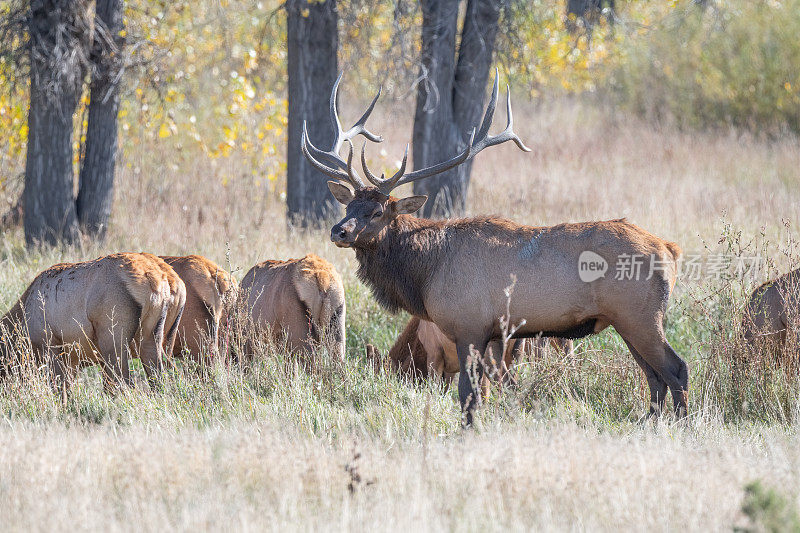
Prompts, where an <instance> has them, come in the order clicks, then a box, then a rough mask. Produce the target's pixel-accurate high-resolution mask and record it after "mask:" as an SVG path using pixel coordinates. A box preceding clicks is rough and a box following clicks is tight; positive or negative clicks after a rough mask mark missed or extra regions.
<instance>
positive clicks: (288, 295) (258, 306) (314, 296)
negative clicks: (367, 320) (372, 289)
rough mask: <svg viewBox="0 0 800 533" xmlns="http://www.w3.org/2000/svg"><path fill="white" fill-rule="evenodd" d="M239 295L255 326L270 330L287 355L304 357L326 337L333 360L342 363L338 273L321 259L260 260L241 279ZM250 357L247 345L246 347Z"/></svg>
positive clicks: (342, 312)
mask: <svg viewBox="0 0 800 533" xmlns="http://www.w3.org/2000/svg"><path fill="white" fill-rule="evenodd" d="M240 290H241V293H242V294H243V295H244V298H245V301H246V303H245V305H246V309H247V311H248V312H249V314H250V317H251V319H252V321H253V324H254V325H255V326H260V327H265V328H269V329H270V330H271V331H272V333H273V334H274V338H275V340H285V341H286V343H287V347H288V348H289V350H290V351H291V352H296V353H299V354H301V355H302V356H303V357H304V358H309V357H310V356H311V354H312V353H313V350H314V345H315V344H318V343H320V342H322V341H323V340H324V337H325V335H326V334H327V335H329V336H330V337H329V339H330V340H331V341H332V343H331V344H332V347H333V352H334V355H335V356H336V357H337V358H338V359H344V350H345V330H344V320H345V312H346V309H345V301H344V286H343V285H342V278H341V276H339V273H338V272H337V271H336V269H335V268H333V265H331V264H330V263H328V262H327V261H325V260H324V259H322V258H320V257H318V256H316V255H314V254H308V255H306V256H305V257H303V258H301V259H289V260H287V261H264V262H262V263H259V264H257V265H256V266H254V267H253V268H251V269H250V270H249V271H248V272H247V274H245V275H244V278H242V283H241V286H240ZM245 349H246V351H247V353H248V354H252V353H253V350H252V345H251V343H250V342H248V346H247V347H246V348H245Z"/></svg>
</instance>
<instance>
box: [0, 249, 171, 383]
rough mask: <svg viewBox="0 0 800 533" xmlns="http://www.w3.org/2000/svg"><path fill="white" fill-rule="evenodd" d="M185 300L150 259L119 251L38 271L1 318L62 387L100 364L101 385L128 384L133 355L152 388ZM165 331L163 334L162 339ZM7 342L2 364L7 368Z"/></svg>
mask: <svg viewBox="0 0 800 533" xmlns="http://www.w3.org/2000/svg"><path fill="white" fill-rule="evenodd" d="M185 300H186V289H185V286H184V284H183V281H181V279H180V278H179V277H178V275H177V274H176V273H175V271H174V270H173V269H172V268H171V267H170V266H169V265H167V264H166V263H165V262H164V261H162V260H161V259H159V258H158V257H156V256H154V255H151V254H139V253H118V254H113V255H108V256H105V257H100V258H98V259H95V260H93V261H86V262H82V263H61V264H57V265H54V266H52V267H50V268H48V269H47V270H44V271H43V272H41V273H40V274H39V275H37V276H36V278H35V279H34V280H33V282H32V283H31V284H30V285H29V286H28V288H27V289H26V290H25V292H24V293H23V295H22V296H21V297H20V299H19V301H17V303H16V304H15V305H14V306H13V307H12V308H11V310H9V312H8V313H6V315H5V316H4V317H3V318H2V319H1V320H0V324H2V326H3V327H4V329H5V330H6V331H7V332H10V333H12V334H13V333H16V334H18V335H25V336H27V337H28V338H29V339H30V343H31V346H32V348H33V354H34V357H35V358H36V360H37V361H38V362H46V363H48V364H49V365H50V368H51V370H52V372H53V374H54V378H55V380H56V382H58V383H60V385H61V386H62V387H64V388H66V386H67V385H68V384H69V382H70V381H71V379H72V377H73V376H74V373H75V370H76V369H77V368H79V367H80V366H84V365H87V364H100V365H101V366H102V369H103V378H104V384H105V387H106V389H107V390H111V389H112V388H113V386H114V384H115V382H116V381H118V380H122V381H123V382H124V383H126V384H130V382H131V381H130V371H129V358H130V357H135V356H136V355H138V356H139V357H140V358H141V360H142V365H143V366H144V368H145V371H146V372H147V376H148V379H149V380H150V382H151V384H154V381H155V379H156V378H157V376H158V374H159V372H160V370H161V364H162V356H163V355H164V350H166V351H167V352H171V350H172V347H173V344H174V342H175V336H176V333H177V325H178V322H179V321H180V316H181V313H182V311H183V306H184V303H185ZM165 332H166V333H165ZM9 340H10V339H6V345H5V346H4V349H3V352H4V353H3V354H2V355H3V361H2V362H3V363H4V366H5V367H6V368H8V367H9V366H11V365H13V361H11V360H10V358H11V357H12V354H11V352H12V349H11V348H9V346H8V343H9Z"/></svg>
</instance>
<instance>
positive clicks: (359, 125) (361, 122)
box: [329, 71, 383, 154]
mask: <svg viewBox="0 0 800 533" xmlns="http://www.w3.org/2000/svg"><path fill="white" fill-rule="evenodd" d="M343 75H344V71H342V72H340V73H339V77H338V78H336V82H335V83H334V84H333V89H332V90H331V101H330V112H331V122H332V123H333V127H334V128H335V130H336V134H335V135H334V137H333V146H332V147H331V149H330V150H329V153H334V154H338V153H339V150H340V149H341V148H342V144H343V143H344V142H345V141H348V140H351V139H353V138H354V137H356V136H358V135H363V136H364V137H366V138H367V139H369V140H370V141H372V142H375V143H379V142H383V138H382V137H381V136H380V135H375V134H374V133H372V132H371V131H369V130H368V129H367V128H366V123H367V119H368V118H369V116H370V115H371V114H372V110H373V109H375V104H376V103H377V101H378V98H380V96H381V88H378V93H377V94H376V95H375V97H374V98H373V99H372V102H370V104H369V107H367V110H366V111H364V114H363V115H361V118H359V119H358V121H356V123H355V124H353V126H352V127H351V128H350V129H349V130H347V131H344V129H343V128H342V122H341V120H339V111H338V109H337V108H336V97H337V96H338V94H339V82H341V81H342V76H343Z"/></svg>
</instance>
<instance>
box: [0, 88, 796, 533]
mask: <svg viewBox="0 0 800 533" xmlns="http://www.w3.org/2000/svg"><path fill="white" fill-rule="evenodd" d="M518 100H519V99H518ZM356 107H357V106H353V109H355V108H356ZM404 108H405V109H404ZM407 109H408V102H405V103H404V106H402V107H401V106H398V107H397V108H392V107H388V106H384V107H383V108H380V109H379V110H378V111H376V116H375V118H374V119H372V121H371V126H372V128H373V129H374V130H376V131H379V132H381V133H382V134H383V135H384V137H385V138H387V141H386V142H385V143H384V144H385V146H384V148H385V150H386V152H387V155H386V156H381V155H380V153H379V151H378V148H373V152H372V155H373V157H374V163H375V164H374V165H373V166H375V167H378V166H380V165H381V164H382V165H383V166H385V167H391V166H393V165H394V161H395V158H399V157H400V155H401V153H402V147H403V145H404V144H405V142H406V141H407V140H408V138H409V137H410V131H411V130H410V118H411V117H410V116H408V112H407ZM515 110H516V112H515V129H516V131H517V132H518V133H519V134H520V136H521V137H522V138H523V139H524V140H525V141H526V143H527V144H528V145H529V146H531V147H532V148H533V152H532V153H531V154H522V153H520V152H518V151H516V150H515V149H514V148H513V147H506V146H503V147H499V148H497V149H493V150H488V151H487V152H486V153H484V154H481V155H480V156H479V157H478V158H477V160H476V163H475V165H474V170H473V180H472V187H471V192H470V199H469V206H470V207H469V209H470V213H472V214H477V213H497V214H502V215H505V216H507V217H509V218H512V219H514V220H516V221H518V222H523V223H528V224H535V225H544V224H555V223H559V222H564V221H581V220H593V219H608V218H618V217H627V218H628V219H629V220H631V221H632V222H634V223H636V224H638V225H640V226H642V227H644V228H646V229H648V230H650V231H652V232H653V233H655V234H656V235H659V236H661V237H664V238H666V239H669V240H673V241H676V242H678V243H679V244H680V245H681V246H682V247H683V249H684V250H685V251H686V252H687V253H695V252H697V253H701V252H705V253H707V254H719V253H725V254H735V255H737V254H738V255H751V254H755V253H756V252H759V253H763V254H765V255H766V256H769V257H770V258H771V265H772V268H774V270H773V271H772V273H773V274H774V273H775V271H781V272H782V271H786V270H787V269H789V268H790V267H794V268H796V267H797V266H798V259H800V254H799V253H798V249H797V247H796V242H797V241H798V239H799V238H800V229H799V228H798V223H800V217H798V215H800V145H799V144H798V142H797V139H796V138H794V137H786V138H780V139H773V140H769V141H767V140H760V139H757V138H752V137H749V136H744V135H742V134H738V133H736V132H730V133H725V132H714V133H697V132H693V133H687V132H681V131H678V130H675V129H672V128H669V127H662V128H658V127H655V126H653V125H650V124H647V123H643V122H640V121H638V120H636V119H632V118H630V117H628V116H625V115H621V114H619V113H618V112H615V111H614V110H611V109H607V108H605V107H602V106H596V105H589V104H586V103H580V102H575V101H571V100H555V101H545V102H542V103H539V104H538V105H535V106H534V105H533V104H532V103H526V102H523V101H517V102H515ZM350 111H351V112H348V110H347V109H345V112H344V115H345V116H352V114H353V113H352V111H353V110H350ZM373 121H374V122H373ZM496 123H497V124H501V123H503V117H498V118H497V120H496ZM250 172H251V169H250V168H247V166H246V164H244V163H242V162H239V161H236V160H233V159H227V160H226V159H217V160H207V159H205V158H204V157H203V156H202V155H201V154H197V153H188V152H183V151H176V150H172V149H167V148H165V147H163V146H159V145H153V144H140V145H138V147H137V148H131V149H128V150H126V151H125V153H124V155H123V157H122V161H121V165H120V170H119V172H118V185H117V200H116V204H115V208H114V214H113V220H112V226H111V228H110V230H109V237H108V240H107V242H106V243H105V244H104V245H102V247H101V248H96V247H92V246H87V247H86V248H85V249H78V248H76V249H68V250H54V251H48V252H45V253H38V252H35V253H29V252H25V251H24V247H23V239H22V235H21V232H20V231H19V230H15V231H11V232H9V233H6V234H4V235H3V236H2V246H0V304H2V305H1V306H0V307H2V309H3V310H5V309H7V308H8V307H9V306H10V305H11V304H12V302H13V301H14V299H15V298H16V297H18V295H19V294H20V293H21V291H22V290H23V289H24V288H25V286H26V285H27V284H28V283H29V282H30V280H31V279H32V278H33V276H34V275H35V274H36V272H38V271H39V270H41V269H43V268H44V267H46V266H49V265H50V264H52V263H54V262H56V261H61V260H79V259H84V258H90V257H94V256H97V255H100V254H101V253H106V252H111V251H119V250H130V251H139V250H144V251H151V252H154V253H159V254H183V253H200V254H203V255H206V256H208V257H209V258H211V259H213V260H215V261H217V262H219V263H220V264H223V265H227V266H228V267H229V268H231V269H232V270H233V271H234V273H235V275H236V276H237V277H238V278H241V276H242V275H243V273H244V272H245V271H246V270H247V269H248V268H249V267H250V266H252V265H253V264H255V263H256V262H257V261H261V260H264V259H267V258H287V257H296V256H300V255H303V254H305V253H308V252H315V253H317V254H319V255H321V256H322V257H325V258H326V259H328V260H329V261H331V262H332V263H333V264H334V265H335V266H336V267H337V268H338V269H339V270H340V272H341V273H342V275H343V277H344V279H345V286H346V291H347V297H348V316H347V323H348V340H347V343H348V357H347V360H346V362H345V363H344V364H343V365H340V364H333V363H325V364H322V365H320V367H319V368H317V369H315V371H314V372H313V373H307V372H305V371H303V370H302V369H300V368H298V367H297V366H296V365H295V364H294V363H293V362H292V361H287V360H286V358H285V356H284V355H283V354H282V353H281V350H280V347H271V346H264V347H262V349H261V353H262V357H260V358H259V359H258V360H257V363H256V367H255V369H254V371H253V372H252V373H250V374H241V373H240V372H239V371H238V370H227V369H225V368H223V367H218V368H215V369H214V371H213V372H212V375H211V377H210V378H209V379H207V380H201V379H200V378H198V377H197V376H195V375H194V374H193V373H191V372H185V371H184V370H183V369H182V368H177V369H175V370H174V371H172V372H170V373H169V374H168V375H167V376H166V377H165V383H164V387H163V390H162V391H160V392H156V393H150V392H148V391H147V387H146V384H145V383H144V381H143V377H142V376H141V372H139V374H140V375H139V376H137V381H138V383H137V386H136V387H135V389H134V390H132V391H129V392H126V393H122V394H120V395H118V396H116V397H109V396H106V395H104V394H103V393H102V388H101V386H100V384H99V379H98V376H97V374H96V372H94V371H91V370H90V371H88V372H87V373H86V374H85V376H84V378H82V380H81V382H80V384H79V386H78V388H77V389H76V391H75V393H74V395H73V397H72V398H70V400H69V401H68V402H67V404H66V405H61V404H60V402H59V401H57V399H56V398H55V396H54V395H53V394H52V393H51V392H50V391H49V389H48V388H47V387H46V386H44V385H43V384H41V383H39V384H37V383H33V384H27V383H26V384H22V383H20V382H18V381H16V380H10V381H9V382H7V383H6V384H5V385H3V386H2V387H1V388H0V525H2V529H4V530H31V529H35V530H53V529H57V530H66V529H71V530H77V529H79V530H163V529H165V528H166V529H172V530H195V529H197V528H203V529H207V528H210V529H217V530H222V529H229V528H235V529H245V530H312V529H314V530H319V529H326V530H354V531H358V530H365V529H369V530H378V529H386V530H398V531H400V530H404V531H407V530H409V529H412V528H413V529H416V530H457V531H474V530H478V529H489V530H504V529H511V530H530V529H546V530H619V529H625V530H645V529H646V530H651V531H668V530H672V531H674V530H676V529H684V528H685V529H690V530H725V529H728V530H729V529H731V528H732V527H751V526H753V524H752V523H751V520H750V518H748V517H747V516H745V514H743V513H742V511H741V509H742V505H743V501H744V499H745V486H746V485H747V484H748V483H750V482H753V481H760V482H761V483H762V485H763V486H764V487H766V488H768V489H773V490H774V491H775V494H774V495H773V496H774V497H775V498H776V499H777V500H780V499H781V498H783V499H785V500H786V501H785V503H786V506H787V507H786V508H785V509H783V511H782V512H785V513H787V514H786V515H785V516H784V515H780V516H783V519H779V521H781V522H782V523H787V522H786V520H788V518H786V517H787V516H790V515H791V514H792V512H793V511H792V508H793V507H795V506H797V505H798V504H799V503H800V501H798V497H797V495H798V494H800V440H799V439H798V435H797V423H798V414H800V395H798V380H797V379H796V378H795V377H794V376H793V374H791V373H788V374H787V373H785V372H783V371H782V370H781V369H780V368H778V367H777V366H776V365H775V364H774V363H773V362H772V361H771V360H768V359H762V358H759V357H756V356H754V357H753V361H751V364H750V365H749V366H747V368H746V369H744V370H742V369H741V368H738V369H737V368H736V367H735V365H733V364H732V360H733V359H734V358H735V356H736V354H738V353H741V351H742V347H741V346H740V344H739V342H738V340H737V334H738V320H739V318H738V313H739V311H740V309H741V306H742V304H743V296H744V294H745V293H747V292H749V291H750V290H751V289H752V288H753V287H754V285H755V283H756V280H752V279H749V278H745V279H740V278H739V277H737V276H730V277H729V278H726V279H720V280H717V279H704V280H703V281H700V282H693V281H685V282H684V281H679V284H678V289H677V291H676V294H675V296H674V299H673V303H672V307H671V309H670V312H669V315H668V320H667V322H668V327H667V337H668V338H669V340H670V342H671V343H672V345H673V346H674V347H675V348H676V350H677V351H678V352H679V353H680V354H681V355H683V356H684V357H685V358H686V359H687V361H688V362H689V364H690V372H691V374H690V387H691V390H690V411H691V413H690V417H689V419H688V421H686V422H681V423H675V422H673V421H672V420H671V419H670V418H669V417H667V418H666V419H665V420H663V421H662V422H660V423H658V424H655V425H653V424H649V423H642V415H643V414H644V413H645V410H646V394H647V387H646V383H645V380H644V378H643V376H642V375H641V373H640V371H639V370H638V367H636V366H635V364H634V362H633V360H632V358H631V356H630V355H629V354H628V352H627V350H625V349H624V345H623V344H622V342H621V341H620V340H619V339H618V338H617V337H616V335H615V334H614V333H613V332H606V333H603V334H602V335H600V336H598V337H597V338H593V339H591V340H589V341H584V342H581V343H579V344H578V349H577V353H576V355H575V357H574V358H564V357H563V356H559V355H556V354H548V355H546V356H545V357H544V358H542V359H541V360H535V361H528V362H525V363H523V364H522V365H521V368H520V369H519V371H518V374H519V382H520V383H519V386H517V387H516V388H513V389H506V390H505V391H503V393H502V394H500V393H498V392H495V393H494V394H493V396H492V397H490V398H489V399H488V401H487V402H486V403H485V405H484V408H483V410H482V411H481V415H480V419H479V423H478V424H477V426H478V427H477V428H475V429H473V430H468V431H464V430H462V429H460V424H459V409H458V402H457V394H456V393H455V391H454V390H452V389H451V390H443V388H442V387H441V386H439V385H438V384H431V385H430V386H414V385H411V384H409V383H406V382H404V381H402V380H399V379H397V378H396V377H394V376H387V375H383V374H378V375H376V374H375V373H374V372H373V371H372V369H371V368H369V367H368V365H367V364H366V362H365V361H364V360H363V355H362V354H363V351H364V344H365V343H366V342H372V343H375V344H377V345H378V346H379V348H380V349H382V350H386V349H388V347H389V346H390V345H391V344H392V342H393V340H394V338H395V336H396V335H397V334H398V333H399V331H400V328H401V327H402V325H403V323H404V320H405V318H406V317H403V316H390V315H387V314H386V313H385V312H383V311H382V310H381V309H379V308H378V307H377V305H376V304H375V302H374V300H373V299H372V298H371V296H370V294H369V291H368V289H367V288H366V287H365V286H364V285H362V284H361V283H360V282H359V281H358V280H357V279H356V277H355V274H354V272H355V268H356V261H355V258H354V256H353V253H352V252H351V251H349V250H340V249H337V248H335V247H334V246H333V245H332V244H330V242H329V239H328V237H327V228H323V229H321V230H320V231H311V232H296V231H291V230H288V229H287V228H286V225H285V218H284V206H283V204H282V202H281V199H280V196H279V193H280V189H281V187H282V185H281V184H278V185H277V191H270V190H269V189H268V188H267V187H262V188H254V187H253V186H252V180H249V179H246V178H247V177H248V176H249V175H250ZM323 186H324V183H320V187H323ZM761 280H763V274H762V275H761V276H759V277H758V280H757V281H758V282H760V281H761ZM319 357H320V358H321V359H323V360H324V359H325V354H324V353H323V354H320V355H319ZM776 505H777V504H776ZM778 507H780V505H778ZM776 512H778V511H776ZM762 525H763V524H762Z"/></svg>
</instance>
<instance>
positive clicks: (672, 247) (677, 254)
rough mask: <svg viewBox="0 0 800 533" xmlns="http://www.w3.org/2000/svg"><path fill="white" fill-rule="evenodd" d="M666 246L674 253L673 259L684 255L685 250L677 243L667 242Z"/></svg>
mask: <svg viewBox="0 0 800 533" xmlns="http://www.w3.org/2000/svg"><path fill="white" fill-rule="evenodd" d="M666 246H667V250H669V253H671V254H672V259H673V260H675V261H677V260H678V259H680V258H681V256H682V255H683V250H681V247H680V246H678V245H677V244H676V243H674V242H667V243H666Z"/></svg>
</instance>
